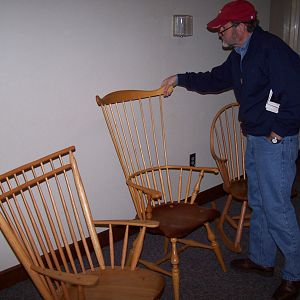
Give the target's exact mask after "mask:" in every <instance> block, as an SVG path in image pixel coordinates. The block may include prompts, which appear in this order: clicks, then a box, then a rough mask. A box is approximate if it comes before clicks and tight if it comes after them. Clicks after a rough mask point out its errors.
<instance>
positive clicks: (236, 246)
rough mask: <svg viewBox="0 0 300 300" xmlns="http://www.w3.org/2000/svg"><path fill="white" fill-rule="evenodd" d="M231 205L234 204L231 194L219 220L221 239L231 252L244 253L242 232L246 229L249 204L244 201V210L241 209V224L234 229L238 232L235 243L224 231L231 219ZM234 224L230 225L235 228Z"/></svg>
mask: <svg viewBox="0 0 300 300" xmlns="http://www.w3.org/2000/svg"><path fill="white" fill-rule="evenodd" d="M231 204H232V195H230V194H229V195H228V196H227V199H226V203H225V206H224V208H223V211H222V213H221V216H220V218H219V221H218V223H217V229H218V230H219V232H220V235H221V239H222V241H223V243H224V245H225V246H226V247H227V248H228V249H229V250H230V251H233V252H238V253H239V252H241V251H242V248H241V243H240V242H241V235H242V230H243V227H244V218H245V214H246V209H247V202H246V201H244V203H243V205H242V208H241V214H240V220H239V224H238V225H236V226H235V228H234V230H236V233H235V237H234V242H233V241H232V240H230V239H229V238H228V235H227V234H226V233H225V231H224V223H225V221H227V222H228V220H229V218H230V216H229V211H230V207H231ZM231 221H232V222H233V220H231ZM232 222H230V223H229V224H230V225H231V226H233V224H232Z"/></svg>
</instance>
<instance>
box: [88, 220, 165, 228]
mask: <svg viewBox="0 0 300 300" xmlns="http://www.w3.org/2000/svg"><path fill="white" fill-rule="evenodd" d="M93 223H94V225H107V224H111V225H129V226H143V227H148V228H156V227H158V226H159V222H158V221H152V220H94V221H93Z"/></svg>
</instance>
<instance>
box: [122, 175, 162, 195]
mask: <svg viewBox="0 0 300 300" xmlns="http://www.w3.org/2000/svg"><path fill="white" fill-rule="evenodd" d="M126 184H127V185H128V186H130V187H132V188H135V189H137V190H139V191H141V192H143V193H144V194H146V195H149V196H150V198H151V199H152V200H157V199H161V198H162V194H161V192H160V191H157V190H154V189H151V188H147V187H145V186H141V185H138V184H135V183H133V182H132V181H131V180H127V181H126Z"/></svg>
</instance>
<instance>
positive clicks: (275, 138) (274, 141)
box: [271, 136, 281, 144]
mask: <svg viewBox="0 0 300 300" xmlns="http://www.w3.org/2000/svg"><path fill="white" fill-rule="evenodd" d="M271 142H272V144H279V143H280V142H281V140H278V138H277V137H276V136H274V137H272V138H271Z"/></svg>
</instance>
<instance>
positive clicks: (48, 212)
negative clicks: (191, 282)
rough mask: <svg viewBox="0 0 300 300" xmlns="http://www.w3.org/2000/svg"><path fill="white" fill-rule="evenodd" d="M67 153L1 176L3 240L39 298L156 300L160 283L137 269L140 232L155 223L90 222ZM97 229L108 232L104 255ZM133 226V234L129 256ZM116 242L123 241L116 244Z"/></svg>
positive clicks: (80, 185) (156, 277)
mask: <svg viewBox="0 0 300 300" xmlns="http://www.w3.org/2000/svg"><path fill="white" fill-rule="evenodd" d="M74 151H75V148H74V147H73V146H72V147H69V148H66V149H63V150H60V151H58V152H55V153H52V154H50V155H47V156H45V157H43V158H41V159H38V160H35V161H33V162H31V163H28V164H25V165H23V166H21V167H18V168H16V169H14V170H11V171H8V172H6V173H4V174H2V175H0V229H1V231H2V233H3V234H4V236H5V238H6V239H7V241H8V243H9V245H10V246H11V248H12V250H13V251H14V253H15V255H16V256H17V258H18V259H19V261H20V263H21V264H22V265H23V266H24V268H25V269H26V271H27V273H28V275H29V276H30V278H31V279H32V281H33V283H34V284H35V286H36V288H37V289H38V291H39V292H40V294H41V296H42V297H43V299H49V300H50V299H51V300H52V299H68V300H73V299H79V300H84V299H86V300H93V299H118V300H119V299H124V300H125V299H126V300H132V299H159V297H160V295H161V294H162V292H163V288H164V278H163V277H162V276H161V275H159V274H157V273H155V272H152V271H149V270H147V269H139V268H136V265H137V262H138V259H139V257H140V253H141V250H142V246H143V239H144V235H145V231H146V228H154V227H157V226H158V222H155V221H143V220H130V221H126V220H119V221H118V220H115V221H114V220H112V221H110V220H106V221H100V220H94V219H93V218H92V214H91V210H90V207H89V203H88V200H87V197H86V194H85V190H84V187H83V183H82V180H81V177H80V174H79V170H78V167H77V164H76V161H75V157H74ZM97 201H99V199H97ZM121 225H122V226H123V228H124V230H121V231H120V229H119V228H120V227H119V226H121ZM98 226H99V227H103V226H105V228H107V231H106V232H104V233H107V237H108V241H109V247H106V248H107V249H105V248H103V249H102V246H101V233H100V232H99V230H97V231H96V227H98ZM132 227H134V228H136V229H138V230H137V233H136V234H137V238H136V240H135V244H134V246H133V248H132V251H131V252H130V251H129V247H130V248H131V246H130V244H131V240H132V239H130V236H129V233H130V232H131V229H130V228H132ZM116 230H118V231H117V232H116ZM104 233H103V235H104ZM99 236H100V241H99ZM118 236H120V237H121V238H123V242H122V241H121V240H120V241H119V242H118V243H115V241H114V240H116V238H117V237H118ZM129 252H130V253H129ZM127 254H128V255H127ZM126 256H130V257H131V259H130V261H131V263H130V264H129V265H128V264H127V263H126V259H127V258H126Z"/></svg>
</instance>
